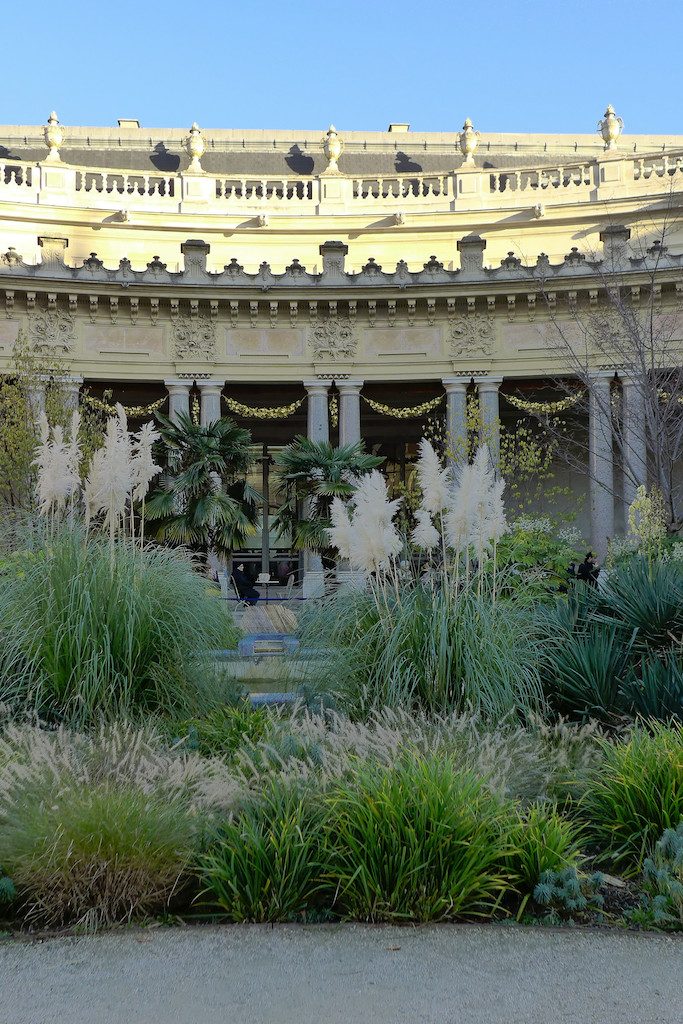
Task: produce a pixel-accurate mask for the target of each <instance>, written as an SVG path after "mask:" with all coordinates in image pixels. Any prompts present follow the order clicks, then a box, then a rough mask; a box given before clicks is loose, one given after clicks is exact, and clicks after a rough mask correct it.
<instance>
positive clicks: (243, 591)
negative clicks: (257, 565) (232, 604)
mask: <svg viewBox="0 0 683 1024" xmlns="http://www.w3.org/2000/svg"><path fill="white" fill-rule="evenodd" d="M232 578H233V581H234V583H235V587H236V588H237V593H238V594H239V595H240V597H241V598H242V600H243V601H246V603H247V604H256V602H257V601H258V599H259V597H260V596H261V595H260V594H259V592H258V590H257V589H256V587H255V586H254V584H253V582H252V580H251V579H250V577H249V576H247V574H246V572H245V571H244V562H240V564H239V565H238V566H237V568H233V570H232Z"/></svg>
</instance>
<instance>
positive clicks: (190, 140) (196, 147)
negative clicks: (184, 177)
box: [185, 121, 206, 174]
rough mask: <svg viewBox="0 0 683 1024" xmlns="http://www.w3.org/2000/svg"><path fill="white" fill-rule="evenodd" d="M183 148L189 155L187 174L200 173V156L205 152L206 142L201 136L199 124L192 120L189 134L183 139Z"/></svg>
mask: <svg viewBox="0 0 683 1024" xmlns="http://www.w3.org/2000/svg"><path fill="white" fill-rule="evenodd" d="M185 149H186V150H187V152H188V155H189V156H190V165H189V167H188V168H187V173H188V174H201V173H202V165H201V163H200V160H201V158H202V157H203V156H204V153H206V143H205V142H204V139H203V138H202V133H201V130H200V128H199V125H198V124H197V122H196V121H194V122H193V124H192V127H191V128H190V134H189V135H188V137H187V138H186V139H185Z"/></svg>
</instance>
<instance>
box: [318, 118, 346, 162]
mask: <svg viewBox="0 0 683 1024" xmlns="http://www.w3.org/2000/svg"><path fill="white" fill-rule="evenodd" d="M322 146H323V153H324V154H325V157H326V159H327V167H326V168H325V170H324V171H323V174H339V173H340V172H339V166H338V164H337V160H338V159H339V157H340V156H341V155H342V153H343V152H344V142H343V140H342V139H340V138H339V136H338V135H337V129H336V128H335V127H334V125H333V124H331V125H330V127H329V128H328V129H327V134H326V135H325V138H324V139H323V142H322Z"/></svg>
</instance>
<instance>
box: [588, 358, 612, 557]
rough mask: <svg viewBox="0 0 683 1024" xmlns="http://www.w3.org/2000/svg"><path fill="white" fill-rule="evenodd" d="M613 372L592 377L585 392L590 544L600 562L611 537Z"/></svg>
mask: <svg viewBox="0 0 683 1024" xmlns="http://www.w3.org/2000/svg"><path fill="white" fill-rule="evenodd" d="M613 377H614V374H613V373H612V372H605V373H596V374H594V375H592V376H591V379H590V383H589V389H588V396H589V397H588V474H589V477H590V497H591V544H592V545H593V548H594V549H595V551H596V552H597V554H598V556H599V558H600V559H604V557H605V555H606V554H607V544H608V540H609V538H611V537H613V536H614V453H613V448H612V411H611V405H610V400H611V396H610V384H611V381H612V378H613Z"/></svg>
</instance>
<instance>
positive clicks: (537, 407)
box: [504, 391, 585, 416]
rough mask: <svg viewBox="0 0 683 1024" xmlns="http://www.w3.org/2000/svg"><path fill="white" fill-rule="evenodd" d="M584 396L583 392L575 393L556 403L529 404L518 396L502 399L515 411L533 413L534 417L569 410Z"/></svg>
mask: <svg viewBox="0 0 683 1024" xmlns="http://www.w3.org/2000/svg"><path fill="white" fill-rule="evenodd" d="M584 395H585V391H577V392H576V394H574V395H567V397H566V398H560V399H559V400H558V401H557V402H531V401H529V400H528V399H526V398H520V397H519V396H518V395H504V397H505V398H506V399H507V401H508V402H509V403H510V405H514V407H515V409H521V410H522V412H529V413H533V414H534V415H536V416H556V415H558V414H559V413H561V412H566V411H567V409H571V408H572V407H573V406H575V405H576V404H577V402H580V401H581V399H582V398H583V397H584Z"/></svg>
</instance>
